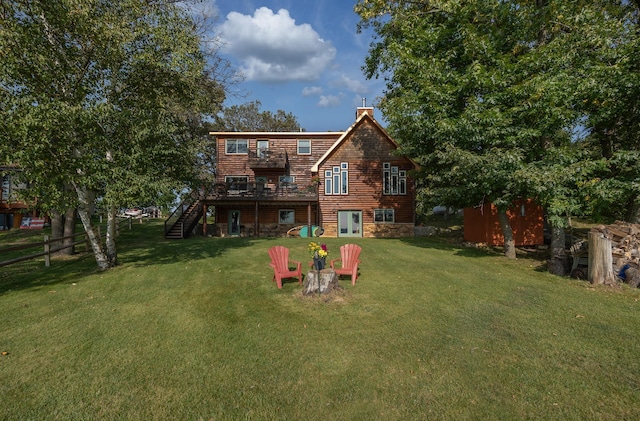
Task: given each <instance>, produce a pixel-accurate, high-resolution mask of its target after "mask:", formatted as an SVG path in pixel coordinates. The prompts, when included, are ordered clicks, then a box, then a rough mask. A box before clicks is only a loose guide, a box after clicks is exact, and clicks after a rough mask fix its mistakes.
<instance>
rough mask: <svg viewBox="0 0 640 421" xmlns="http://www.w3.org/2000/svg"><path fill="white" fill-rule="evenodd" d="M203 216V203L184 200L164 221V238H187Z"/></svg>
mask: <svg viewBox="0 0 640 421" xmlns="http://www.w3.org/2000/svg"><path fill="white" fill-rule="evenodd" d="M201 217H202V205H201V204H200V202H198V201H196V202H195V203H188V202H182V203H181V204H180V206H178V207H177V208H176V210H175V211H173V213H172V214H171V216H169V218H167V220H166V221H164V238H168V239H173V240H178V239H183V238H187V237H188V236H189V235H190V234H191V232H192V231H193V228H194V227H195V226H196V224H197V223H198V221H199V220H200V218H201Z"/></svg>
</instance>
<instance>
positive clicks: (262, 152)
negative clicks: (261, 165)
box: [256, 139, 269, 158]
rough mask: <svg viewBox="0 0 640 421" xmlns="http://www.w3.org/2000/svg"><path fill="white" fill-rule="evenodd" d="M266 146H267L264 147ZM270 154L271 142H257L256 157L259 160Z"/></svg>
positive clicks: (259, 140) (264, 140)
mask: <svg viewBox="0 0 640 421" xmlns="http://www.w3.org/2000/svg"><path fill="white" fill-rule="evenodd" d="M265 144H266V146H264V145H265ZM261 145H263V146H261ZM268 153H269V140H268V139H257V140H256V156H257V157H258V158H266V157H267V155H268Z"/></svg>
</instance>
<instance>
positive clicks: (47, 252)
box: [44, 235, 51, 267]
mask: <svg viewBox="0 0 640 421" xmlns="http://www.w3.org/2000/svg"><path fill="white" fill-rule="evenodd" d="M44 266H45V267H50V266H51V244H49V236H48V235H45V236H44Z"/></svg>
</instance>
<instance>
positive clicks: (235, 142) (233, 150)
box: [225, 139, 249, 155]
mask: <svg viewBox="0 0 640 421" xmlns="http://www.w3.org/2000/svg"><path fill="white" fill-rule="evenodd" d="M248 150H249V141H248V140H247V139H227V140H226V147H225V151H226V153H227V155H246V154H247V151H248Z"/></svg>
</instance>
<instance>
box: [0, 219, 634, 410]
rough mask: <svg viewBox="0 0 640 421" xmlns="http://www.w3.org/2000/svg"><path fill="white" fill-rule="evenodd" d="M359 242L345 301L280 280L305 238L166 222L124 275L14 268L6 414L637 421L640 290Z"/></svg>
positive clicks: (83, 259) (433, 245) (516, 264)
mask: <svg viewBox="0 0 640 421" xmlns="http://www.w3.org/2000/svg"><path fill="white" fill-rule="evenodd" d="M2 234H4V233H2ZM2 234H0V235H2ZM3 240H4V238H3V237H2V236H0V242H2V243H0V248H2V247H3V246H4V245H5V243H4V242H3ZM323 241H324V242H326V243H327V245H328V246H329V250H330V252H331V255H330V258H331V257H335V255H336V254H337V250H338V248H339V245H340V244H343V243H344V241H343V240H340V239H323ZM354 242H357V243H358V244H360V245H361V246H362V247H363V249H364V250H363V255H362V260H363V262H362V269H361V277H360V278H359V280H358V283H357V285H355V286H352V285H351V283H350V282H349V281H347V280H343V281H341V285H342V286H343V289H342V290H341V291H339V292H338V293H337V294H334V295H331V296H328V297H311V298H310V297H303V296H301V294H300V290H301V288H300V286H299V285H298V284H297V283H295V282H287V283H285V284H284V287H283V289H282V290H278V289H277V288H276V287H275V285H274V284H273V283H272V282H271V276H272V272H271V270H270V268H269V266H268V261H269V259H268V255H267V249H268V248H269V247H271V246H272V245H277V244H282V245H285V246H287V247H289V248H290V249H291V257H292V258H293V259H296V260H302V261H303V262H305V264H306V262H307V261H309V260H310V258H309V257H308V256H307V253H306V245H307V243H308V241H306V240H305V239H284V238H279V239H243V238H227V239H220V238H208V239H203V238H194V239H189V240H185V241H167V240H164V239H163V238H162V228H161V225H160V224H159V223H155V224H145V225H134V229H133V230H132V231H124V232H123V234H122V236H121V237H120V256H119V257H120V261H121V263H122V264H121V265H120V266H118V267H116V268H115V269H113V270H110V271H107V272H97V271H96V270H95V269H94V267H95V262H94V261H93V258H92V257H91V256H87V255H85V256H79V257H78V258H76V259H65V260H61V261H58V260H56V261H54V262H53V265H52V267H51V268H49V269H45V268H44V267H43V266H44V265H43V263H42V262H41V261H40V262H37V261H36V262H27V263H24V264H20V265H14V266H8V267H5V268H1V269H0V320H2V322H1V325H0V326H1V328H0V351H2V352H5V353H7V354H6V355H2V356H0V379H1V380H2V382H1V383H0V396H2V399H1V400H0V418H2V419H7V420H18V419H48V420H49V419H54V420H55V419H61V420H74V419H158V420H160V419H162V420H164V419H185V420H187V419H189V420H210V419H213V420H236V419H247V420H249V419H256V420H257V419H260V420H262V419H266V420H280V419H287V420H301V419H305V420H316V419H318V420H347V419H348V420H372V419H384V420H424V419H434V420H438V419H443V420H444V419H447V420H448V419H495V420H504V419H563V420H564V419H567V420H585V419H586V420H589V419H593V420H620V419H637V418H638V417H639V416H640V390H639V389H640V387H639V383H638V379H639V378H640V361H639V360H638V358H637V353H638V346H639V345H638V344H639V343H640V291H638V290H632V289H628V288H626V287H623V288H619V289H607V288H594V287H592V286H591V285H590V284H588V283H585V282H582V281H576V280H572V279H568V278H559V277H554V276H552V275H550V274H548V273H545V271H544V269H543V267H544V265H543V264H542V262H539V261H537V260H534V259H529V258H520V259H518V260H516V261H508V260H506V259H504V258H503V257H501V256H500V255H499V254H498V253H493V252H491V251H483V250H476V249H471V248H463V247H460V246H457V245H455V244H452V243H451V242H450V241H442V240H439V239H434V238H410V239H356V240H354Z"/></svg>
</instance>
